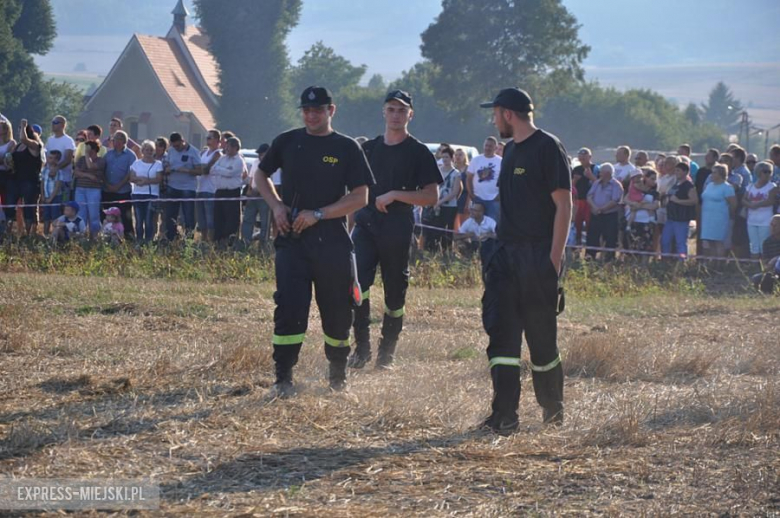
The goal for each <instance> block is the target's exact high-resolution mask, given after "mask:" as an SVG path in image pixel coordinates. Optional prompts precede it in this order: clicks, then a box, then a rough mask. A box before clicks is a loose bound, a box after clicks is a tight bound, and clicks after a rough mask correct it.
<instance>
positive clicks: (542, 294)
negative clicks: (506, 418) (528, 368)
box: [482, 243, 563, 408]
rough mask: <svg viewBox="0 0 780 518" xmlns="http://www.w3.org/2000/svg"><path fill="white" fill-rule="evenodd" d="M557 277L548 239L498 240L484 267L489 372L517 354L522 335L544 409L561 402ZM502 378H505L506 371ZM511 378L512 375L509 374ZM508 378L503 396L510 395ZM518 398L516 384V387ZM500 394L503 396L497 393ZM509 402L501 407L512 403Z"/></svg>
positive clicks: (512, 366) (561, 383)
mask: <svg viewBox="0 0 780 518" xmlns="http://www.w3.org/2000/svg"><path fill="white" fill-rule="evenodd" d="M557 304H558V275H557V273H556V272H555V268H554V267H553V265H552V261H550V245H549V243H546V244H545V243H533V244H499V245H498V249H497V250H496V252H495V253H494V254H493V256H492V257H491V259H490V261H489V263H488V264H487V265H485V294H484V296H483V297H482V321H483V325H484V327H485V331H486V332H487V334H488V336H489V337H490V344H489V345H488V349H487V355H488V359H489V360H490V361H491V367H492V370H491V372H494V371H496V370H497V369H498V370H503V369H501V368H502V367H506V368H510V369H513V370H514V369H517V372H518V381H517V382H518V383H519V362H518V363H517V365H518V366H517V367H515V366H514V365H507V363H509V362H508V359H511V360H512V363H514V360H515V359H518V358H520V349H521V344H522V339H523V336H525V338H526V341H527V342H528V350H529V352H530V356H531V364H532V366H533V367H532V376H533V382H534V392H535V393H536V400H537V401H538V403H539V404H540V405H541V406H542V407H545V408H554V407H558V406H559V405H560V404H561V403H562V402H563V369H562V367H561V363H560V355H559V352H558V346H557V318H556V310H557ZM504 376H507V375H506V374H504ZM510 376H511V377H512V379H514V374H511V375H510ZM512 383H514V382H513V381H512V382H508V381H506V380H504V383H503V384H501V383H499V384H498V386H499V387H509V388H506V390H508V391H509V393H508V394H506V397H510V398H514V397H515V390H514V388H511V386H513V385H512ZM495 386H496V380H495V379H494V388H495ZM516 395H517V397H519V385H518V390H517V391H516ZM498 396H501V395H500V394H498ZM513 405H514V403H511V402H507V403H505V404H504V405H503V406H505V407H512V406H513Z"/></svg>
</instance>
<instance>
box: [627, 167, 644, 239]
mask: <svg viewBox="0 0 780 518" xmlns="http://www.w3.org/2000/svg"><path fill="white" fill-rule="evenodd" d="M647 192H648V188H647V186H646V185H645V177H644V175H643V174H642V171H641V170H639V169H637V171H636V172H635V173H634V174H633V176H631V179H630V180H629V183H628V194H626V199H625V203H626V208H627V209H628V216H627V217H626V230H629V231H630V230H631V223H633V222H634V219H635V218H636V211H637V210H639V204H641V203H642V200H644V198H645V194H647Z"/></svg>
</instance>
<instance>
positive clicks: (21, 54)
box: [0, 0, 54, 121]
mask: <svg viewBox="0 0 780 518" xmlns="http://www.w3.org/2000/svg"><path fill="white" fill-rule="evenodd" d="M31 3H33V4H35V6H34V7H35V9H30V8H28V6H27V4H28V3H27V1H25V2H22V1H21V0H0V85H2V87H0V110H2V111H3V113H4V115H6V116H7V117H9V118H10V119H11V120H12V121H14V120H18V119H20V118H27V119H29V120H31V121H32V120H44V117H46V116H47V114H48V112H47V109H46V107H47V106H48V104H49V101H50V100H49V98H48V97H46V96H47V90H46V88H45V87H44V86H43V76H42V74H41V72H40V71H39V70H38V67H37V66H35V62H34V61H33V59H32V57H31V56H30V54H29V52H46V50H47V45H50V43H51V41H50V38H53V33H51V31H49V32H50V33H51V34H52V35H51V36H50V38H48V39H47V37H43V38H42V39H40V40H38V39H36V38H32V37H28V36H27V35H26V34H27V32H28V29H24V27H33V26H35V25H40V26H41V27H42V28H43V29H42V30H43V31H44V32H46V27H53V24H54V21H53V19H52V15H51V8H50V7H48V8H47V6H48V1H45V2H43V1H42V2H39V1H37V0H36V1H34V2H31ZM23 16H24V17H25V18H24V20H23V19H22V17H23ZM35 16H39V17H41V18H39V19H37V20H36V19H35V18H34V17H35ZM17 31H18V33H19V34H20V38H21V39H19V38H17V37H16V34H17ZM46 41H48V42H49V43H46ZM26 45H29V50H28V48H26Z"/></svg>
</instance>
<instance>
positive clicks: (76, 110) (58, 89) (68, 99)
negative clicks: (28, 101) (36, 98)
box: [43, 79, 84, 121]
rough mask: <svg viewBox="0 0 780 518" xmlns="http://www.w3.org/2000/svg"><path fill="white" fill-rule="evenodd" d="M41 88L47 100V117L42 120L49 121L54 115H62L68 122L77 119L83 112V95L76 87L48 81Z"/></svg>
mask: <svg viewBox="0 0 780 518" xmlns="http://www.w3.org/2000/svg"><path fill="white" fill-rule="evenodd" d="M43 88H44V90H45V91H46V96H47V97H48V98H49V104H48V106H47V108H48V114H49V115H48V116H47V117H46V118H45V119H43V120H51V119H53V118H54V117H55V116H56V115H62V116H64V117H65V118H66V119H68V120H69V121H76V119H78V118H79V115H81V112H82V111H83V110H84V93H83V92H82V91H81V90H80V89H79V88H78V87H77V86H76V85H73V84H70V83H65V82H57V81H55V80H54V79H50V80H48V81H45V82H44V83H43Z"/></svg>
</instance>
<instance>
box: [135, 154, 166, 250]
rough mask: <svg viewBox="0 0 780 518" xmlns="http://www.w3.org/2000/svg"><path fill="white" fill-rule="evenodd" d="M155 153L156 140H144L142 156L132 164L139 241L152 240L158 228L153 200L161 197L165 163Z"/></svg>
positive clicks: (136, 230) (136, 227) (136, 226)
mask: <svg viewBox="0 0 780 518" xmlns="http://www.w3.org/2000/svg"><path fill="white" fill-rule="evenodd" d="M154 153H155V144H154V142H152V141H151V140H144V141H143V143H142V144H141V158H140V159H138V160H136V161H135V163H133V165H132V166H130V182H131V183H132V185H133V194H132V198H133V208H134V210H135V238H136V239H137V240H138V242H149V241H151V240H152V239H154V234H155V230H156V228H155V227H156V225H154V224H152V200H156V199H157V198H159V197H160V182H161V181H162V175H163V165H162V162H160V161H159V160H157V159H155V157H154Z"/></svg>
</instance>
